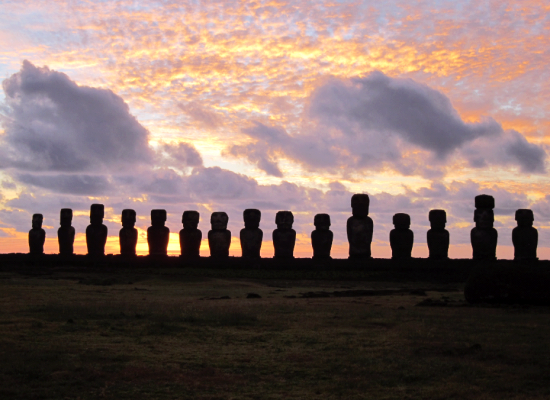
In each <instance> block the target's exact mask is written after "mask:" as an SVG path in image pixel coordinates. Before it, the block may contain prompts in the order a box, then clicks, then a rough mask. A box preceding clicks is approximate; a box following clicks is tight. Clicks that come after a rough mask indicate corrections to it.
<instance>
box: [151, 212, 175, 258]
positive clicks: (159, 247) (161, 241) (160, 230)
mask: <svg viewBox="0 0 550 400" xmlns="http://www.w3.org/2000/svg"><path fill="white" fill-rule="evenodd" d="M165 223H166V210H151V226H150V227H149V228H147V244H148V245H149V255H150V256H165V255H167V254H168V242H169V240H170V229H169V228H168V227H167V226H164V224H165Z"/></svg>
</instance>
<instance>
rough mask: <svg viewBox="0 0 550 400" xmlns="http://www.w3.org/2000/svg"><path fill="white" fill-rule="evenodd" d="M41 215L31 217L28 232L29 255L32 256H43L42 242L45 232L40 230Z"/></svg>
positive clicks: (44, 238)
mask: <svg viewBox="0 0 550 400" xmlns="http://www.w3.org/2000/svg"><path fill="white" fill-rule="evenodd" d="M43 220H44V217H43V216H42V214H33V215H32V229H31V230H30V231H29V253H30V254H33V255H39V254H44V242H45V241H46V231H45V230H44V229H42V221H43Z"/></svg>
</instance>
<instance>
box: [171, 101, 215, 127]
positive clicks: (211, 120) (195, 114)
mask: <svg viewBox="0 0 550 400" xmlns="http://www.w3.org/2000/svg"><path fill="white" fill-rule="evenodd" d="M178 107H179V108H180V110H182V111H183V112H184V113H185V114H187V115H188V116H189V117H190V118H191V119H192V120H193V121H196V122H198V123H199V124H200V125H201V126H203V127H205V128H209V129H215V128H217V127H219V126H220V125H222V122H223V119H222V116H221V115H220V114H218V113H216V112H214V111H211V110H208V109H206V108H204V107H203V106H201V105H200V104H199V103H197V102H189V103H185V104H182V103H180V104H178Z"/></svg>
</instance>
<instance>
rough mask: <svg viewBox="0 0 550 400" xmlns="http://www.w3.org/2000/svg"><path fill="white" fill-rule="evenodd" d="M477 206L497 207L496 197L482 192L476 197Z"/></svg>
mask: <svg viewBox="0 0 550 400" xmlns="http://www.w3.org/2000/svg"><path fill="white" fill-rule="evenodd" d="M474 201H475V207H476V208H489V209H491V210H492V209H493V208H495V198H494V197H493V196H490V195H488V194H480V195H478V196H476V197H475V200H474Z"/></svg>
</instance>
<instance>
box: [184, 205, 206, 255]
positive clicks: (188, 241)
mask: <svg viewBox="0 0 550 400" xmlns="http://www.w3.org/2000/svg"><path fill="white" fill-rule="evenodd" d="M199 219H200V215H199V213H198V211H184V212H183V215H182V216H181V222H182V223H183V229H182V230H180V248H181V256H182V257H187V258H197V257H200V248H201V240H202V232H201V231H200V230H199V229H197V228H198V226H199Z"/></svg>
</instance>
